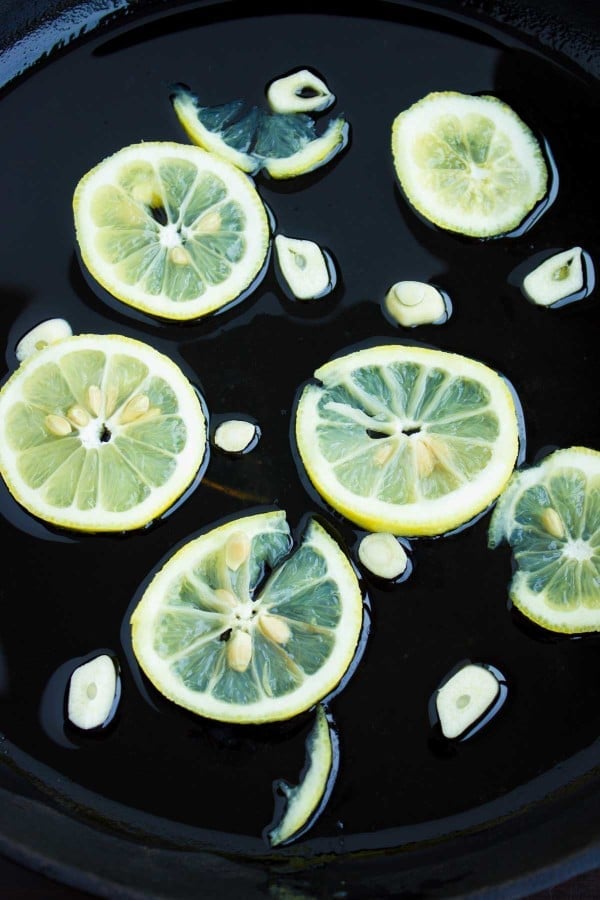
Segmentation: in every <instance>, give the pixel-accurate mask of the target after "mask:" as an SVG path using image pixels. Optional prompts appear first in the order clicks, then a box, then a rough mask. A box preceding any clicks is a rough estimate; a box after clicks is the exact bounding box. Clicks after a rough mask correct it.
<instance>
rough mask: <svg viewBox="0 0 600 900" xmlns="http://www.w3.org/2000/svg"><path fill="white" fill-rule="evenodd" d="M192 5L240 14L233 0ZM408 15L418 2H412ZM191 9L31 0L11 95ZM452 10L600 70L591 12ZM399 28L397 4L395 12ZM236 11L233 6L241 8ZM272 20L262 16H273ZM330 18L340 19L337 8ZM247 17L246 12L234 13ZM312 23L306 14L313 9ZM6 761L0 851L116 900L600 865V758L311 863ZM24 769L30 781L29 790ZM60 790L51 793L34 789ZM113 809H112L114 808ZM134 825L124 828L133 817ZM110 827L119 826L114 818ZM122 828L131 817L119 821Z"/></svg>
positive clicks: (470, 881)
mask: <svg viewBox="0 0 600 900" xmlns="http://www.w3.org/2000/svg"><path fill="white" fill-rule="evenodd" d="M194 5H195V6H204V7H207V8H212V7H214V8H215V10H217V12H218V14H221V13H222V12H223V10H224V11H225V14H226V13H227V9H228V7H232V4H231V3H228V2H227V0H224V2H220V3H219V2H217V3H214V4H209V3H205V4H202V3H197V4H194ZM404 5H405V6H410V5H411V4H404ZM191 6H192V4H190V3H175V2H171V3H163V2H158V0H154V2H153V0H148V2H135V0H132V2H127V0H122V2H120V3H119V2H106V0H87V2H82V3H73V2H47V3H44V4H40V3H39V2H37V0H33V2H19V3H18V4H17V3H12V2H11V3H9V4H8V5H7V4H5V6H4V14H3V18H2V22H0V65H1V66H2V84H4V85H6V84H8V83H9V82H10V81H12V79H17V78H18V77H20V76H28V75H31V76H32V77H37V72H38V69H39V71H40V77H43V66H44V62H45V59H46V57H47V58H48V59H52V58H54V57H56V56H58V55H60V54H63V53H66V52H68V50H69V47H71V46H76V45H77V43H78V40H79V39H80V38H81V36H82V35H83V33H84V32H87V33H96V34H102V33H103V32H105V33H106V35H107V36H109V35H110V32H111V29H112V28H113V26H117V25H119V24H120V23H122V22H123V21H129V20H131V21H133V20H134V19H139V20H140V21H141V20H142V19H143V18H144V17H145V16H151V15H154V14H155V13H160V12H163V11H164V10H165V9H166V8H173V9H175V8H176V7H181V8H182V9H186V8H188V7H191ZM415 6H419V7H420V8H421V9H426V10H431V11H434V12H436V11H437V12H442V13H445V14H446V13H447V14H448V15H450V14H451V15H452V16H453V17H455V18H456V19H458V20H461V21H464V22H466V23H469V22H472V23H473V24H474V25H475V26H476V27H482V28H487V27H492V28H493V27H494V26H496V25H498V24H499V25H500V26H501V27H502V28H503V29H506V31H507V33H512V34H514V35H515V36H516V37H517V38H519V39H521V40H523V41H524V42H525V44H527V45H528V46H531V47H532V48H533V49H534V50H535V49H539V50H541V52H543V54H545V55H547V56H548V57H549V58H551V59H555V60H556V61H557V63H558V64H560V65H564V66H566V67H567V68H569V69H572V70H573V71H575V72H577V73H578V75H580V76H581V77H582V78H584V79H589V80H590V81H591V82H593V80H594V79H596V78H597V77H598V74H599V73H600V56H599V52H598V51H599V49H600V24H599V22H598V17H597V13H595V12H594V11H593V9H591V4H590V6H589V7H588V5H587V4H584V3H580V4H577V5H573V4H571V3H563V2H560V3H559V2H554V3H548V2H546V3H541V2H540V3H533V2H531V0H529V2H528V3H527V4H516V3H515V4H511V3H491V2H479V3H478V2H462V3H447V2H446V3H438V4H436V3H429V4H415ZM387 7H388V8H389V9H388V14H389V15H390V16H392V17H393V14H394V3H388V4H387ZM232 8H233V7H232ZM264 8H265V9H266V7H264ZM330 8H331V9H332V10H333V11H335V12H340V10H339V9H338V10H336V9H335V8H334V6H333V5H331V4H330ZM235 9H237V10H238V11H239V5H238V6H237V7H235ZM304 11H305V12H310V11H311V10H310V9H305V10H304ZM3 750H4V752H3V756H4V757H5V759H6V761H7V762H8V763H9V765H7V766H2V769H1V770H0V775H1V780H0V801H1V802H0V847H1V848H2V850H3V852H5V853H6V854H7V855H8V856H10V857H11V858H13V859H15V860H16V861H18V862H21V863H23V864H24V865H26V866H28V867H30V868H32V869H34V870H38V871H42V872H45V873H47V874H49V875H51V876H52V877H54V878H56V879H57V880H59V881H62V882H64V883H66V884H71V885H73V886H76V887H80V888H81V889H83V890H87V891H89V892H91V893H94V894H97V895H98V896H106V897H111V898H112V897H115V898H119V897H123V898H130V897H131V898H134V897H149V898H150V897H157V898H158V897H164V898H173V900H176V898H179V897H182V898H183V897H188V896H191V895H194V896H195V895H198V896H201V895H205V896H211V897H212V896H214V897H217V896H219V897H229V896H231V897H234V896H235V897H238V896H244V897H247V898H249V900H252V898H254V897H257V898H259V897H274V898H287V897H290V898H298V900H301V898H310V897H328V898H329V897H331V898H333V897H348V898H351V900H354V898H357V900H358V898H372V897H386V896H390V897H410V896H413V897H414V896H432V897H434V896H468V895H473V896H475V895H480V894H481V895H483V894H487V893H488V892H489V893H490V894H493V896H497V897H507V898H509V897H510V898H513V897H515V898H516V897H521V896H525V895H527V894H529V893H532V892H533V891H536V890H540V889H542V888H544V887H546V886H550V885H552V884H554V883H556V882H558V881H561V880H564V879H566V878H568V877H570V876H572V875H575V874H577V873H580V872H584V871H587V870H588V869H591V868H593V867H594V866H596V865H597V864H598V861H599V858H600V833H599V830H598V816H597V809H598V803H599V801H600V774H599V771H598V756H597V749H596V750H595V751H594V749H593V748H591V749H590V752H589V754H588V756H586V758H585V759H584V760H583V762H582V771H584V772H585V774H584V775H582V776H581V777H578V778H576V779H574V780H572V781H570V782H569V783H565V784H563V785H561V787H560V789H559V790H553V791H551V792H550V791H549V793H548V796H547V797H546V798H545V800H544V802H543V803H540V802H532V803H531V805H530V806H528V807H527V806H525V807H523V808H521V809H520V811H519V812H518V814H507V815H506V816H505V817H504V818H502V817H496V818H494V820H493V821H492V822H490V823H488V824H487V825H485V826H484V827H479V828H472V829H471V830H470V831H466V832H464V831H463V832H460V833H456V834H449V835H447V836H446V837H445V838H444V839H442V840H435V841H431V842H428V841H419V842H415V843H413V844H412V845H411V844H410V843H406V844H404V846H403V848H402V852H394V851H393V850H390V851H387V852H380V853H355V854H353V853H346V854H345V853H339V854H329V855H327V856H321V857H319V856H316V857H313V858H311V859H310V860H308V859H306V860H302V859H301V858H294V857H293V855H292V856H290V855H287V856H285V857H284V858H281V859H273V860H271V861H265V860H254V861H251V860H243V859H241V858H240V857H238V856H236V854H234V853H232V852H228V851H227V850H223V851H222V852H220V853H214V852H207V851H203V850H201V849H198V845H197V844H195V843H194V842H193V840H191V838H190V837H189V835H187V833H186V832H185V831H181V832H180V833H174V832H171V831H170V830H169V828H168V827H166V828H165V830H164V832H163V833H160V832H158V833H154V835H153V837H152V839H148V837H147V836H144V834H143V829H140V831H139V833H138V834H137V835H136V833H135V829H134V828H125V827H124V828H123V829H122V830H119V829H117V828H115V827H114V825H109V824H107V823H110V822H111V821H113V819H111V815H110V813H111V810H110V809H108V806H109V805H107V807H106V808H105V811H107V814H106V818H104V819H103V818H101V817H100V816H99V817H98V819H97V820H96V821H92V820H90V817H89V816H88V815H83V814H82V810H83V808H84V807H85V806H86V797H85V792H77V791H70V792H69V796H68V800H66V799H65V797H62V796H61V782H60V779H54V780H53V779H52V778H50V777H49V776H48V773H47V772H46V771H44V769H43V767H42V766H39V767H36V765H35V764H33V763H32V762H31V760H29V759H28V758H27V757H26V755H25V754H22V753H21V751H20V750H19V748H16V747H14V746H12V745H10V744H9V743H8V742H6V741H4V748H3ZM19 767H21V768H22V769H25V770H27V771H29V774H30V776H32V777H29V778H27V779H24V778H23V777H22V776H21V775H20V774H19V771H18V769H19ZM36 778H39V780H40V782H44V781H46V779H47V778H48V780H49V781H50V782H52V783H53V787H54V790H55V792H56V794H55V796H54V797H53V796H52V795H49V794H48V791H47V790H39V789H38V787H36V784H35V779H36ZM112 812H114V810H113V811H112ZM125 818H126V817H125ZM114 819H118V815H117V814H115V816H114ZM123 821H124V820H123Z"/></svg>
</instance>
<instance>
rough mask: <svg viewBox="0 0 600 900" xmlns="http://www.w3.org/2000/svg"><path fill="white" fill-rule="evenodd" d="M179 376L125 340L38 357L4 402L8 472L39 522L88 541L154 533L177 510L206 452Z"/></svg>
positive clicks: (91, 338)
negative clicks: (152, 526) (106, 534)
mask: <svg viewBox="0 0 600 900" xmlns="http://www.w3.org/2000/svg"><path fill="white" fill-rule="evenodd" d="M206 443H207V440H206V421H205V416H204V413H203V410H202V406H201V403H200V400H199V397H198V395H197V393H196V391H195V390H194V388H193V387H192V385H191V384H190V382H189V381H188V379H187V378H186V377H185V376H184V374H183V372H182V371H181V369H180V368H179V367H178V366H177V365H176V364H175V363H174V362H172V361H171V360H170V359H169V358H168V357H166V356H165V355H164V354H161V353H159V352H158V351H156V350H155V349H154V348H153V347H151V346H149V345H148V344H144V343H142V342H141V341H137V340H133V339H131V338H126V337H123V336H121V335H99V334H95V335H76V336H72V337H66V338H64V339H62V340H60V341H58V342H56V343H53V344H51V345H48V346H47V347H46V348H45V349H42V350H40V351H38V352H35V353H33V354H32V355H30V356H28V357H27V359H26V360H25V361H24V362H23V363H22V364H21V366H20V367H19V368H18V369H17V370H16V371H15V372H14V373H13V375H12V376H11V377H10V379H9V380H8V381H7V382H6V384H5V385H4V387H3V388H2V391H1V393H0V465H1V469H2V475H3V477H4V479H5V481H6V483H7V486H8V488H9V490H10V491H11V493H12V494H13V495H14V497H15V498H16V499H17V500H18V501H19V502H20V503H21V504H22V505H23V506H25V507H26V508H27V509H28V510H29V511H30V512H32V513H33V514H34V515H35V516H38V517H40V518H42V519H44V520H46V521H48V522H50V523H52V524H54V525H58V526H62V527H65V528H72V529H76V530H81V531H127V530H131V529H134V528H140V527H143V526H145V525H147V524H148V523H149V522H151V521H152V520H153V519H155V518H157V517H158V516H160V515H161V514H162V513H163V512H164V511H165V510H167V509H168V508H169V507H170V506H171V505H172V504H173V503H174V502H175V500H177V499H178V498H179V497H180V496H181V494H182V493H183V492H184V491H185V489H186V488H187V487H189V485H190V484H191V482H192V481H193V479H194V477H195V476H196V474H197V473H198V470H199V468H200V465H201V462H202V459H203V457H204V453H205V450H206Z"/></svg>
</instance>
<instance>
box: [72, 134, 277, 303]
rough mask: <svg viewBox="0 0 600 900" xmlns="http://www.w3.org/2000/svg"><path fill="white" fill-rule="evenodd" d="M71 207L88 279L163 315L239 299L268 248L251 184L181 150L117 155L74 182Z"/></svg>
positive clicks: (165, 146)
mask: <svg viewBox="0 0 600 900" xmlns="http://www.w3.org/2000/svg"><path fill="white" fill-rule="evenodd" d="M73 211H74V217H75V227H76V236H77V241H78V244H79V247H80V250H81V256H82V259H83V262H84V263H85V265H86V266H87V268H88V270H89V271H90V272H91V274H92V275H93V276H94V278H95V279H96V280H97V281H98V282H99V283H100V284H101V285H102V286H103V287H104V288H106V290H107V291H109V293H111V294H113V295H114V296H115V297H117V298H118V299H119V300H121V301H123V302H124V303H126V304H128V305H130V306H132V307H134V308H135V309H139V310H141V311H143V312H146V313H149V314H150V315H153V316H156V317H158V318H163V319H176V320H182V321H183V320H186V321H187V320H190V319H197V318H199V317H201V316H205V315H207V314H208V313H211V312H214V311H215V310H217V309H220V308H221V307H223V306H225V305H226V304H228V303H230V302H232V301H234V300H236V299H238V298H239V297H240V296H241V295H243V293H244V292H245V291H247V290H248V289H249V288H250V287H251V286H252V284H253V283H254V282H255V281H256V280H257V278H258V276H259V274H260V273H261V271H262V269H263V267H264V264H265V260H266V256H267V252H268V249H269V244H270V226H269V220H268V217H267V212H266V209H265V206H264V204H263V202H262V200H261V198H260V196H259V194H258V192H257V191H256V188H255V187H254V184H253V182H252V181H251V180H250V179H249V178H247V177H246V176H244V175H243V174H242V173H241V172H240V171H239V169H237V168H236V167H235V166H232V165H231V164H230V163H228V162H226V161H225V160H223V159H222V158H221V157H219V156H216V155H215V154H212V153H207V152H206V151H204V150H201V149H200V148H199V147H192V146H189V145H187V144H176V143H170V142H151V141H149V142H146V143H142V144H134V145H131V146H129V147H124V148H123V149H121V150H119V151H117V152H116V153H115V154H113V155H112V156H109V157H107V158H106V159H104V160H102V161H101V162H100V163H99V164H98V165H97V166H95V167H94V168H93V169H91V170H90V171H89V172H87V173H86V174H85V175H84V176H83V178H82V179H81V180H80V182H79V183H78V185H77V187H76V189H75V192H74V196H73Z"/></svg>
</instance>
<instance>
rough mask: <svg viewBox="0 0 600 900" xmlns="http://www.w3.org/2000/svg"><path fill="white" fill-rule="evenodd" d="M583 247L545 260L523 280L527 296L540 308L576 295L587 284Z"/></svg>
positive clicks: (573, 248) (574, 248)
mask: <svg viewBox="0 0 600 900" xmlns="http://www.w3.org/2000/svg"><path fill="white" fill-rule="evenodd" d="M582 252H583V251H582V249H581V247H572V248H571V249H570V250H565V251H564V252H562V253H556V254H555V255H554V256H551V257H550V258H549V259H546V260H544V262H543V263H541V264H540V265H539V266H537V267H536V268H535V269H534V270H533V271H532V272H530V273H529V275H527V276H526V277H525V278H524V280H523V291H524V293H525V295H526V296H527V297H528V298H529V299H530V300H532V301H533V302H534V303H537V304H538V306H551V305H552V304H553V303H557V302H558V301H559V300H564V299H565V298H566V297H570V296H571V294H576V293H577V291H580V290H581V289H582V288H583V286H584V284H585V277H584V274H583V260H582Z"/></svg>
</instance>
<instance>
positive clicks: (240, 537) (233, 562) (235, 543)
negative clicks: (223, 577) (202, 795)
mask: <svg viewBox="0 0 600 900" xmlns="http://www.w3.org/2000/svg"><path fill="white" fill-rule="evenodd" d="M249 556H250V538H249V537H248V535H247V534H244V532H243V531H236V532H234V534H232V535H231V537H230V538H229V540H228V541H227V543H226V544H225V563H226V565H227V568H228V569H231V571H232V572H237V570H238V569H239V567H240V566H241V565H242V563H245V562H246V560H247V559H248V557H249Z"/></svg>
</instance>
